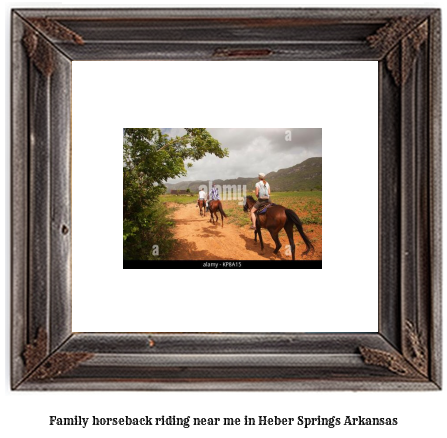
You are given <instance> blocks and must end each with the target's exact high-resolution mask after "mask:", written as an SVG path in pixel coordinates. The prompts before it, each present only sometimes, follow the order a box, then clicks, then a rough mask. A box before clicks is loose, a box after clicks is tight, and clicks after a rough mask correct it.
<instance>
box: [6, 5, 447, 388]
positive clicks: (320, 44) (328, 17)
mask: <svg viewBox="0 0 447 438" xmlns="http://www.w3.org/2000/svg"><path fill="white" fill-rule="evenodd" d="M440 28H441V23H440V11H439V10H435V9H173V10H172V9H171V10H168V9H138V10H119V9H115V10H107V9H104V10H81V9H79V10H73V9H71V10H62V9H48V10H39V9H35V10H32V9H29V10H14V11H13V12H12V277H11V278H12V281H11V284H12V352H11V355H12V373H11V386H12V388H13V389H22V390H34V389H45V390H48V389H50V390H51V389H76V390H78V389H85V390H98V389H108V390H110V389H126V390H134V389H135V390H137V389H138V390H140V389H142V390H171V389H193V390H208V389H225V390H227V389H228V390H428V389H439V388H440V387H441V61H440V55H441V47H440V45H441V36H440ZM103 59H107V60H128V59H146V60H155V59H170V60H178V59H191V60H201V61H206V60H215V61H217V62H221V61H231V60H232V59H243V60H247V61H249V60H251V61H256V60H258V59H268V60H271V61H281V60H346V61H349V60H375V61H378V66H379V68H378V75H379V93H380V96H379V105H380V108H379V139H380V140H379V142H380V144H379V150H380V158H379V160H380V169H379V181H380V184H379V199H380V208H379V211H380V212H379V235H380V242H379V253H380V260H379V300H380V306H379V309H380V310H379V331H378V333H355V334H343V333H324V334H323V333H321V334H303V333H251V334H246V333H245V334H241V333H219V334H211V333H187V334H173V333H152V334H150V333H146V334H145V333H110V334H104V333H72V330H71V273H70V268H71V233H70V230H71V207H70V172H71V170H70V153H71V61H72V60H103ZM365 232H366V231H365ZM373 275H375V274H374V273H373ZM361 289H362V285H361V284H359V290H361Z"/></svg>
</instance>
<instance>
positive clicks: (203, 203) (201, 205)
mask: <svg viewBox="0 0 447 438" xmlns="http://www.w3.org/2000/svg"><path fill="white" fill-rule="evenodd" d="M197 204H198V205H199V209H200V216H206V201H205V200H204V199H199V201H198V202H197ZM202 209H203V211H202Z"/></svg>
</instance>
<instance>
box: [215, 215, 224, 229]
mask: <svg viewBox="0 0 447 438" xmlns="http://www.w3.org/2000/svg"><path fill="white" fill-rule="evenodd" d="M216 215H217V213H216ZM220 217H221V218H222V228H223V214H222V213H220ZM217 223H219V219H218V220H217Z"/></svg>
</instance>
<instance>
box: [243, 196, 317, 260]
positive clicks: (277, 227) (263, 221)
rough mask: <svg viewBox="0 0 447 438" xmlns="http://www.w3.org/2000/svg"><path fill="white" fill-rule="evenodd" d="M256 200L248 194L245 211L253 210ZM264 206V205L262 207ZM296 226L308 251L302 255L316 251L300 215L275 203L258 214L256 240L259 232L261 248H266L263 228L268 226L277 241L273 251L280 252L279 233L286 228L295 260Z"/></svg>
mask: <svg viewBox="0 0 447 438" xmlns="http://www.w3.org/2000/svg"><path fill="white" fill-rule="evenodd" d="M255 203H256V201H255V200H254V199H253V197H252V196H247V197H246V198H245V204H244V211H246V212H247V211H251V209H252V207H253V205H255ZM261 208H262V207H261ZM294 225H295V226H296V228H297V229H298V232H299V233H300V235H301V237H302V238H303V240H304V243H305V244H306V251H304V252H303V253H302V255H306V254H307V253H308V252H309V251H314V246H313V245H312V243H311V242H310V240H309V238H308V237H307V236H306V234H305V233H304V231H303V224H302V223H301V221H300V219H299V217H298V216H297V214H296V213H295V212H294V211H293V210H289V209H288V208H285V207H283V206H282V205H275V206H273V207H270V208H269V209H268V210H267V212H266V213H264V214H261V215H256V230H255V242H256V241H257V239H256V237H257V235H258V234H259V241H260V242H261V250H264V242H263V240H262V234H261V228H266V229H267V230H269V231H270V235H271V236H272V238H273V240H274V241H275V244H276V248H275V250H274V251H273V252H274V253H275V254H278V251H279V250H280V248H281V246H282V245H281V242H280V241H279V238H278V234H279V232H280V231H281V230H282V229H283V228H284V229H285V230H286V233H287V237H288V238H289V243H290V250H291V252H292V259H293V260H295V243H294V242H293V226H294Z"/></svg>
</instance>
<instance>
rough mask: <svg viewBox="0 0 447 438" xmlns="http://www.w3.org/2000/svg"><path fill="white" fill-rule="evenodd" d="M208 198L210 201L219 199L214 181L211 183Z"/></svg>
mask: <svg viewBox="0 0 447 438" xmlns="http://www.w3.org/2000/svg"><path fill="white" fill-rule="evenodd" d="M208 199H209V200H210V201H220V196H219V189H218V188H217V187H216V184H215V183H213V188H212V189H211V191H210V194H209V196H208Z"/></svg>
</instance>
